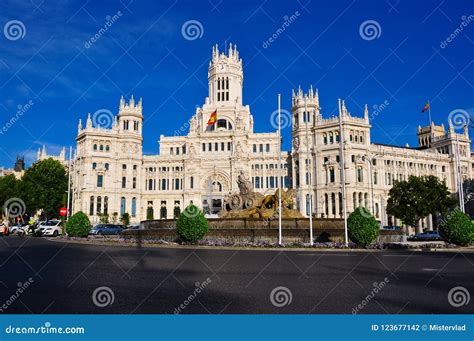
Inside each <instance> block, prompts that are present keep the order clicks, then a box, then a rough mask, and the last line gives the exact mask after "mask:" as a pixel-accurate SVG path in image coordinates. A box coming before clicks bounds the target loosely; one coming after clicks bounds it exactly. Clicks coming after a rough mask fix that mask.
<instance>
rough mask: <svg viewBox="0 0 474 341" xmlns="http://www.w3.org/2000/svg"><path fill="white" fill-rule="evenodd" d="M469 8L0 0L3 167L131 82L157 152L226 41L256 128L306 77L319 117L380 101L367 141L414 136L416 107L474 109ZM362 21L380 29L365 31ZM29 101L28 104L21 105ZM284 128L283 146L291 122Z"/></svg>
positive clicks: (64, 138)
mask: <svg viewBox="0 0 474 341" xmlns="http://www.w3.org/2000/svg"><path fill="white" fill-rule="evenodd" d="M119 11H120V13H121V14H122V15H121V16H119V18H118V19H117V20H116V21H115V22H114V23H113V24H112V25H111V26H110V27H109V28H108V30H107V31H106V32H105V33H104V34H102V35H101V36H100V38H99V39H98V40H97V41H96V42H95V43H93V44H91V46H89V47H88V48H86V46H85V45H86V42H87V41H89V40H90V39H91V37H93V36H94V35H95V34H96V33H97V32H98V31H99V29H100V28H102V27H104V25H105V24H106V22H107V16H113V15H114V14H117V13H118V12H119ZM296 13H298V14H299V15H297V14H296ZM292 15H295V16H296V19H294V20H292V22H291V23H290V24H289V25H288V26H286V27H285V30H284V32H283V33H282V34H279V35H278V37H277V38H276V39H275V40H274V41H273V42H272V43H270V44H267V45H269V46H264V45H265V44H264V42H265V41H267V40H268V39H269V38H270V37H271V36H272V35H273V34H274V33H276V32H277V29H278V28H280V27H282V26H283V25H284V23H285V20H286V19H287V18H288V17H290V16H292ZM469 15H474V3H473V2H472V1H467V0H466V1H449V2H447V1H446V2H444V1H442V0H426V1H413V0H412V1H405V0H400V1H398V0H390V1H352V0H347V1H346V0H344V1H343V0H340V1H339V0H338V1H335V0H332V1H315V0H311V1H309V0H299V1H258V0H257V1H237V0H235V1H220V0H210V1H208V0H203V1H198V0H195V1H184V0H178V1H174V0H173V1H164V0H163V1H147V0H133V1H132V0H104V1H76V0H67V1H60V2H52V1H43V0H31V1H29V0H2V1H1V2H0V28H4V29H3V30H1V31H0V97H1V99H0V166H5V167H11V166H12V165H13V162H14V160H15V157H16V155H25V157H26V161H27V164H28V165H29V164H31V162H32V161H34V159H35V157H36V151H37V149H38V148H39V147H41V146H42V145H43V144H45V145H46V146H47V149H48V152H53V153H58V152H59V148H60V147H62V146H69V145H74V138H75V136H76V133H77V122H78V120H79V118H82V119H83V121H84V120H85V118H86V117H87V113H88V112H91V113H94V112H96V111H97V110H100V109H108V110H111V111H113V112H114V113H116V111H117V109H118V103H119V98H120V96H121V95H124V96H125V97H129V96H130V95H131V94H133V95H134V96H135V97H136V98H138V97H143V106H144V117H145V124H144V133H143V134H144V146H143V150H144V153H146V154H154V153H157V152H158V143H157V140H158V138H159V136H160V134H164V135H173V134H174V132H175V131H177V130H179V128H180V127H181V126H182V125H183V124H184V123H185V122H186V121H187V120H188V119H189V118H190V117H191V115H192V114H194V112H195V108H196V106H198V105H199V106H200V105H202V103H203V101H204V98H205V97H206V94H207V66H208V62H209V58H210V55H211V47H212V45H213V44H216V43H217V44H219V45H220V46H221V48H222V47H223V46H224V44H225V43H226V41H227V42H232V43H237V45H238V49H239V51H240V55H241V57H242V58H243V61H244V95H243V101H244V103H245V104H249V105H250V109H251V112H252V113H253V115H254V120H255V130H256V131H258V132H265V131H273V130H274V128H273V127H272V125H271V122H270V115H271V113H272V112H273V111H274V110H275V109H276V107H277V94H278V93H281V95H282V107H283V109H287V110H289V109H290V108H291V90H292V88H295V87H297V86H298V85H301V86H302V87H303V88H305V89H306V88H308V87H309V85H310V84H312V85H313V86H314V87H317V88H318V89H319V95H320V104H321V107H322V113H323V116H325V117H329V116H332V115H334V114H335V113H336V108H337V99H338V98H343V99H345V100H346V104H347V106H348V108H349V110H350V111H351V113H352V114H353V115H362V113H363V105H364V104H365V103H367V104H368V105H369V109H370V111H374V110H376V106H380V105H382V104H384V106H385V108H384V109H383V110H381V111H380V113H378V114H377V115H372V116H373V117H374V119H373V121H372V124H373V128H372V141H374V142H380V143H388V144H397V145H405V144H406V143H409V144H410V145H411V146H415V145H416V128H417V126H418V124H427V123H428V116H427V115H426V114H421V113H420V110H421V108H422V107H423V105H424V103H425V101H426V100H430V101H431V107H432V110H431V114H432V118H433V120H434V121H435V122H436V123H439V124H440V123H441V122H444V123H445V125H446V123H447V118H448V115H449V113H450V112H451V111H453V110H457V109H462V110H465V111H467V112H469V113H473V108H474V101H473V99H474V96H473V95H474V88H473V86H474V63H473V56H474V17H471V19H469ZM12 20H18V21H20V22H21V24H22V25H23V27H21V25H20V26H19V33H18V31H16V32H15V31H14V30H13V31H8V30H7V28H8V27H10V26H11V25H14V24H15V23H16V22H13V23H12V22H11V21H12ZM189 20H196V21H198V22H199V23H200V24H201V25H202V31H200V35H199V36H198V37H197V38H196V39H194V40H189V39H186V38H185V37H184V36H183V34H182V27H183V24H184V23H186V22H187V21H189ZM368 20H371V21H372V23H373V21H375V26H373V27H375V35H370V30H369V33H367V34H364V33H362V34H361V30H360V28H361V25H362V24H363V23H365V22H367V21H368ZM463 22H464V25H463ZM370 23H371V22H369V26H370ZM460 26H462V31H460V32H458V33H455V30H456V29H457V28H459V27H460ZM362 27H364V25H362ZM362 32H364V31H362ZM2 33H3V34H2ZM450 36H451V37H452V39H451V42H448V43H445V44H444V45H443V44H442V42H443V41H445V40H446V39H447V38H448V37H450ZM441 45H443V46H441ZM30 101H32V102H30ZM26 103H33V105H31V107H30V108H29V109H28V110H26V111H25V112H24V113H22V115H20V116H18V115H17V114H16V113H17V111H18V106H19V105H20V106H24V105H25V104H26ZM15 116H17V118H18V119H17V120H15V122H14V123H13V124H7V123H8V122H11V119H12V118H13V117H15ZM283 134H284V147H285V149H286V150H289V149H290V143H291V135H290V134H291V132H290V129H289V128H286V129H285V130H284V132H283Z"/></svg>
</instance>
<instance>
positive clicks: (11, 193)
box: [0, 174, 19, 217]
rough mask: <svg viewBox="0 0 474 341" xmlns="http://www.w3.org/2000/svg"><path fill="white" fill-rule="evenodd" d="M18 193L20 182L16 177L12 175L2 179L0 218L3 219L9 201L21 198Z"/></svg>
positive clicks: (0, 184)
mask: <svg viewBox="0 0 474 341" xmlns="http://www.w3.org/2000/svg"><path fill="white" fill-rule="evenodd" d="M18 191H19V181H18V180H17V179H16V178H15V175H13V174H10V175H6V176H2V177H0V217H3V214H4V208H5V204H6V203H7V201H8V200H10V199H12V198H17V197H18V196H19V192H18ZM7 209H8V208H7Z"/></svg>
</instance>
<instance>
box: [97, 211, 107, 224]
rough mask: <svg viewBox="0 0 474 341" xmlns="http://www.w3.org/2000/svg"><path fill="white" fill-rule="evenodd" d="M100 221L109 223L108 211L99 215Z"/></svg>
mask: <svg viewBox="0 0 474 341" xmlns="http://www.w3.org/2000/svg"><path fill="white" fill-rule="evenodd" d="M99 221H100V222H101V223H102V224H108V223H109V215H108V214H106V213H102V214H100V215H99Z"/></svg>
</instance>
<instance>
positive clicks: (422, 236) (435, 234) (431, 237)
mask: <svg viewBox="0 0 474 341" xmlns="http://www.w3.org/2000/svg"><path fill="white" fill-rule="evenodd" d="M408 240H410V241H418V242H424V241H436V240H444V238H443V236H442V235H441V234H440V233H439V231H425V232H421V233H417V234H415V235H412V236H410V237H409V238H408Z"/></svg>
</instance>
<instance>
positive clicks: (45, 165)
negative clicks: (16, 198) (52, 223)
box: [20, 158, 68, 218]
mask: <svg viewBox="0 0 474 341" xmlns="http://www.w3.org/2000/svg"><path fill="white" fill-rule="evenodd" d="M67 182H68V177H67V173H66V170H65V169H64V167H63V165H62V164H61V163H60V162H59V161H56V160H53V159H51V158H49V159H46V160H43V161H39V162H36V163H34V164H33V165H32V166H31V167H30V168H28V169H27V170H26V171H25V174H24V175H23V177H22V179H21V183H20V191H21V196H20V197H21V199H23V200H24V202H25V204H26V209H27V211H28V212H29V213H30V214H34V213H35V212H36V211H37V210H39V209H43V212H44V214H45V215H46V217H47V218H52V217H57V216H58V214H59V209H60V208H61V206H62V205H63V202H64V198H65V196H64V194H65V193H66V191H67Z"/></svg>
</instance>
